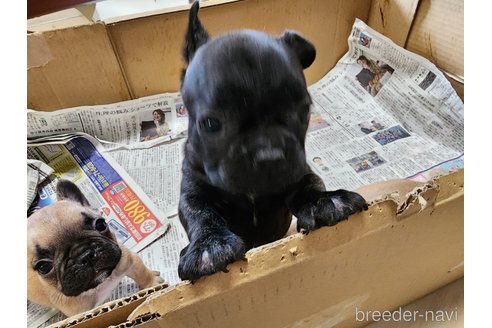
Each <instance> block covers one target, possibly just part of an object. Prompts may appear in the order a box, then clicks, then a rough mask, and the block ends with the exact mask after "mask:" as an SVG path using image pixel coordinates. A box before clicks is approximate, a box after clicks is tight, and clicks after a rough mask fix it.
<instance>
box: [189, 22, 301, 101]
mask: <svg viewBox="0 0 492 328" xmlns="http://www.w3.org/2000/svg"><path fill="white" fill-rule="evenodd" d="M182 92H183V97H184V98H185V101H188V102H192V101H193V100H194V99H200V100H201V101H202V102H204V103H206V104H207V105H208V106H211V107H221V108H223V107H227V106H228V105H236V102H237V101H238V100H239V101H242V102H244V103H246V105H248V104H249V105H250V106H254V105H255V104H254V103H255V102H258V101H260V102H262V101H263V102H265V101H266V102H268V100H272V99H273V98H275V99H276V101H278V99H282V100H285V101H301V100H302V99H303V98H305V97H306V96H307V90H306V84H305V80H304V75H303V72H302V67H301V66H300V63H299V62H297V61H296V59H295V58H293V55H292V54H291V53H290V50H289V49H287V48H286V47H285V46H283V45H282V43H281V42H280V41H279V40H277V39H274V38H272V37H270V36H268V35H266V34H263V33H259V32H253V31H246V32H241V33H239V32H238V33H231V34H227V35H224V36H222V37H220V38H218V39H215V40H212V41H210V42H209V43H207V44H205V45H204V46H202V47H201V48H200V49H199V50H198V51H197V54H196V55H195V58H194V59H193V61H192V62H191V64H190V66H189V67H188V69H187V72H186V75H185V79H184V83H183V89H182ZM231 102H232V104H231ZM190 105H191V106H190ZM192 105H193V104H188V106H189V107H193V106H192Z"/></svg>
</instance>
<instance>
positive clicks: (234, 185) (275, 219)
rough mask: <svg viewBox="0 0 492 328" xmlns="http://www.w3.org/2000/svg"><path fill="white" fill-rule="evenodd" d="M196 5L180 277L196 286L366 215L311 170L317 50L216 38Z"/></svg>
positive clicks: (295, 42)
mask: <svg viewBox="0 0 492 328" xmlns="http://www.w3.org/2000/svg"><path fill="white" fill-rule="evenodd" d="M198 9H199V5H198V2H195V3H194V4H193V6H192V8H191V11H190V16H189V25H188V32H187V35H186V45H185V49H184V57H185V60H186V62H187V63H188V67H187V68H186V70H185V72H184V74H183V80H182V85H181V93H182V96H183V101H184V104H185V106H186V107H187V109H188V112H189V125H188V140H187V142H186V146H185V158H184V161H183V179H182V182H181V196H180V202H179V217H180V219H181V222H182V224H183V226H184V227H185V229H186V231H187V233H188V237H189V239H190V244H189V245H188V246H187V247H186V248H184V249H183V250H182V251H181V258H180V263H179V268H178V272H179V276H180V277H181V279H189V280H192V281H194V280H196V279H198V278H200V277H201V276H204V275H208V274H212V273H214V272H217V271H219V270H222V271H227V268H226V266H227V264H229V263H231V262H234V261H236V260H239V259H243V258H244V254H245V252H246V250H247V249H249V248H252V247H255V246H258V245H262V244H265V243H268V242H271V241H274V240H277V239H280V238H282V237H283V236H284V235H285V233H286V232H287V230H288V228H289V225H290V222H291V218H292V214H294V215H295V216H296V217H297V219H298V221H297V229H298V231H299V230H302V231H306V232H309V231H310V230H313V229H316V228H318V227H321V226H331V225H334V224H336V223H337V222H339V221H340V220H343V219H346V218H347V217H348V216H349V215H350V214H352V213H355V212H358V211H361V210H363V209H367V205H366V202H365V200H364V199H363V198H362V197H361V196H360V195H359V194H356V193H354V192H350V191H346V190H337V191H333V192H327V191H325V187H324V184H323V181H322V180H321V179H320V178H319V177H318V176H317V175H315V174H314V173H313V172H311V170H310V169H309V167H308V165H307V163H306V158H305V157H306V156H305V150H304V141H305V136H306V130H307V126H308V121H309V108H310V105H311V98H310V96H309V93H308V91H307V88H306V81H305V78H304V75H303V69H305V68H307V67H309V66H310V65H311V63H312V62H313V61H314V58H315V56H316V50H315V48H314V46H313V45H312V44H311V43H310V42H309V41H307V40H306V39H304V38H303V37H301V36H300V35H299V34H297V33H295V32H285V33H284V34H283V35H282V36H280V37H277V38H275V37H271V36H269V35H267V34H264V33H260V32H256V31H251V30H241V31H238V32H233V33H228V34H225V35H223V36H220V37H217V38H215V39H213V40H210V39H209V36H208V33H207V32H206V31H205V29H204V28H203V26H202V24H201V22H200V21H199V19H198V16H197V15H198Z"/></svg>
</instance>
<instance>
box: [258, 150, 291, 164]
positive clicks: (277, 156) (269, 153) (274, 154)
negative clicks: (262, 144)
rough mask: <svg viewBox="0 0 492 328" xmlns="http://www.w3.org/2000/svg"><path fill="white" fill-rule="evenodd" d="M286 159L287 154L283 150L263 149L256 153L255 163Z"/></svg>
mask: <svg viewBox="0 0 492 328" xmlns="http://www.w3.org/2000/svg"><path fill="white" fill-rule="evenodd" d="M283 159H285V152H284V150H283V149H281V148H261V149H259V150H257V151H256V153H255V156H254V160H255V162H269V161H278V160H283Z"/></svg>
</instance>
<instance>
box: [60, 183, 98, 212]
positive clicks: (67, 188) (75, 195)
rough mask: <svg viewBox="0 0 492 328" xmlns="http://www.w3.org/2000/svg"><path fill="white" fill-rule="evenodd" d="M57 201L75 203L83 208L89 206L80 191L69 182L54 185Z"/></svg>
mask: <svg viewBox="0 0 492 328" xmlns="http://www.w3.org/2000/svg"><path fill="white" fill-rule="evenodd" d="M56 197H57V200H62V199H67V200H71V201H74V202H77V203H79V204H81V205H83V206H90V205H89V201H88V200H87V198H85V196H84V195H83V194H82V192H81V191H80V189H79V188H78V187H77V186H76V185H75V184H74V183H73V182H71V181H68V180H64V179H62V180H59V181H58V183H57V184H56Z"/></svg>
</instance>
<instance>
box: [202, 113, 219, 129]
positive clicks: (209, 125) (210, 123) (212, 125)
mask: <svg viewBox="0 0 492 328" xmlns="http://www.w3.org/2000/svg"><path fill="white" fill-rule="evenodd" d="M200 127H201V128H202V129H205V130H206V131H208V132H217V131H219V130H220V122H219V120H217V119H215V118H212V117H207V118H206V119H204V120H202V121H201V122H200Z"/></svg>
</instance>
